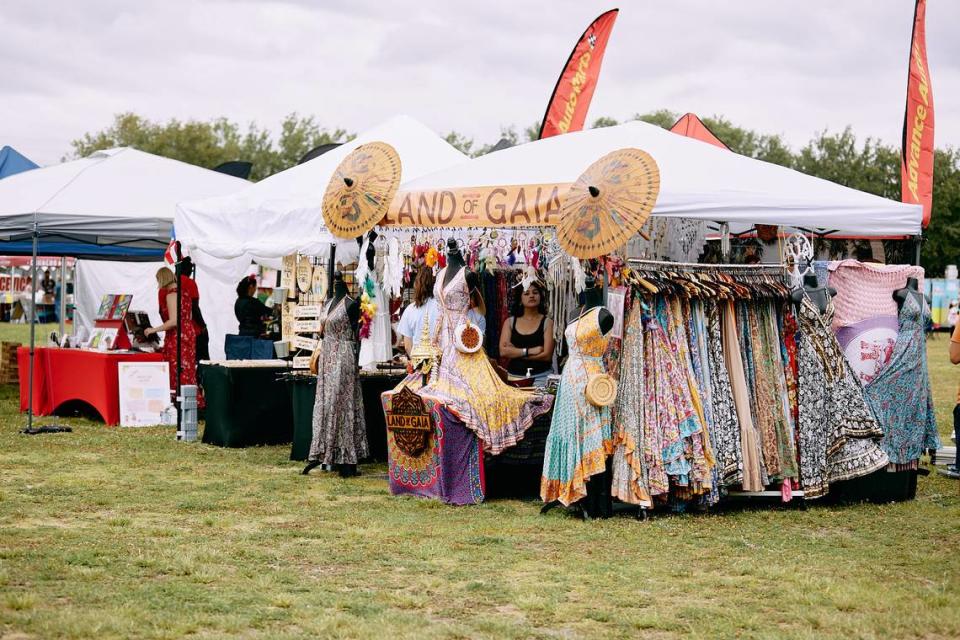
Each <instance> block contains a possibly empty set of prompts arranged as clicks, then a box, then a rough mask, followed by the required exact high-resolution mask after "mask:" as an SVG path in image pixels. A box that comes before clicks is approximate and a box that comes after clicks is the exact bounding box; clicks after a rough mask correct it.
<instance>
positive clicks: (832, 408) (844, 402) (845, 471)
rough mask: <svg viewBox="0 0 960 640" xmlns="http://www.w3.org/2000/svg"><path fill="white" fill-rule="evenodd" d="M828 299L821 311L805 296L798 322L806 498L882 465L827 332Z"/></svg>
mask: <svg viewBox="0 0 960 640" xmlns="http://www.w3.org/2000/svg"><path fill="white" fill-rule="evenodd" d="M833 310H834V307H833V302H832V300H831V303H830V305H829V306H828V308H827V311H826V313H825V314H824V315H823V316H821V315H820V311H819V310H818V309H817V307H816V305H814V304H813V302H811V301H810V299H809V298H808V297H806V296H804V298H803V300H802V301H801V303H800V308H799V311H798V317H797V321H798V324H799V328H800V333H799V334H798V339H797V360H798V369H799V414H800V415H799V424H798V445H799V448H800V479H801V482H802V484H803V490H804V497H805V498H817V497H820V496H823V495H824V494H826V493H827V491H828V490H829V487H830V483H832V482H837V481H839V480H848V479H851V478H856V477H859V476H862V475H866V474H868V473H872V472H873V471H876V470H877V469H881V468H883V467H884V466H886V464H887V462H888V459H887V455H886V454H885V453H884V452H883V450H882V449H881V448H880V447H879V445H878V441H879V440H880V438H882V437H883V431H882V430H881V429H880V427H879V426H878V425H877V422H876V420H875V419H874V417H873V414H872V413H871V411H870V407H869V406H868V405H867V402H866V399H865V398H864V396H863V390H862V389H861V388H860V384H859V383H858V381H857V378H856V376H854V374H853V370H852V369H851V368H850V364H849V363H848V362H847V360H846V358H845V357H844V356H843V353H842V352H841V351H840V345H839V344H838V343H837V339H836V338H835V337H834V335H833V332H832V331H830V328H829V327H830V322H831V321H832V316H833Z"/></svg>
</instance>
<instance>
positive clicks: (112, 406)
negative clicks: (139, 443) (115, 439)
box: [17, 347, 163, 425]
mask: <svg viewBox="0 0 960 640" xmlns="http://www.w3.org/2000/svg"><path fill="white" fill-rule="evenodd" d="M162 361H163V356H162V355H161V354H159V353H111V352H101V351H83V350H80V349H57V348H54V347H37V348H36V349H35V350H34V361H33V414H34V415H37V416H49V415H52V414H53V413H54V412H55V411H56V410H57V408H58V407H60V406H61V405H62V404H63V403H65V402H68V401H71V400H80V401H82V402H85V403H87V404H89V405H90V406H91V407H93V408H94V409H96V411H97V412H98V413H99V414H100V417H101V418H103V421H104V422H105V423H107V424H108V425H115V424H119V423H120V389H119V382H118V376H117V364H118V363H120V362H162ZM17 366H18V368H19V371H20V411H26V410H27V397H28V396H29V395H30V389H29V379H28V378H29V371H30V349H29V348H27V347H20V348H19V349H17Z"/></svg>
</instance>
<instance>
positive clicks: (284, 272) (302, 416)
mask: <svg viewBox="0 0 960 640" xmlns="http://www.w3.org/2000/svg"><path fill="white" fill-rule="evenodd" d="M377 140H382V141H385V142H387V143H389V144H391V145H393V146H394V147H395V148H396V149H397V150H398V151H399V152H400V153H402V154H403V162H402V168H401V169H400V175H399V176H398V178H399V179H402V180H409V179H412V178H415V177H418V176H421V175H424V174H427V173H431V172H434V171H437V170H439V169H442V168H446V167H448V166H451V165H453V164H458V163H461V162H464V161H466V156H464V155H463V154H462V153H460V152H459V151H457V150H456V149H455V148H453V147H452V146H450V145H449V144H448V143H447V142H445V141H444V140H443V139H442V138H441V137H440V136H438V135H437V134H436V133H434V132H433V131H431V130H430V129H429V128H427V127H426V126H424V125H423V124H421V123H419V122H417V121H416V120H414V119H413V118H410V117H408V116H397V117H394V118H391V119H389V120H387V121H385V122H383V123H382V124H380V125H378V126H376V127H374V128H372V129H370V130H368V131H365V132H363V133H361V134H360V135H358V136H357V137H356V138H354V139H353V140H351V141H349V142H346V143H344V144H342V145H340V146H339V147H337V148H335V149H332V150H330V151H327V152H326V153H324V154H323V155H320V156H318V157H315V158H313V159H312V160H309V161H307V162H305V163H303V164H300V165H297V166H295V167H292V168H290V169H287V170H286V171H282V172H280V173H278V174H275V175H273V176H270V177H269V178H266V179H264V180H261V181H260V182H258V183H256V184H252V185H249V186H248V187H246V188H244V189H242V190H239V191H237V192H236V193H232V194H229V195H226V196H222V197H215V198H208V199H203V200H194V201H183V202H180V204H179V205H178V207H177V215H176V221H175V226H176V233H177V238H178V239H179V240H180V241H181V242H182V243H183V246H184V247H185V249H186V250H187V251H188V252H189V253H190V255H191V257H192V258H193V260H194V261H195V262H196V263H197V264H198V265H199V266H200V267H201V268H204V267H209V268H210V269H211V270H213V271H215V272H217V273H222V274H228V275H226V276H225V277H226V279H227V280H230V281H232V282H236V281H239V280H240V278H241V277H243V276H244V275H246V273H247V272H248V270H249V266H250V264H251V262H258V263H261V264H268V265H271V266H273V267H276V268H278V269H280V271H281V281H280V283H279V287H278V289H277V290H278V291H280V292H282V293H283V294H284V295H285V298H284V300H283V301H282V315H283V322H282V339H281V341H280V342H281V344H282V345H285V346H282V347H279V348H281V349H283V350H286V351H289V354H290V355H289V364H290V365H292V366H291V367H289V368H288V369H287V370H283V371H277V372H275V375H274V376H273V378H274V379H273V382H272V383H276V384H278V385H280V386H278V387H277V391H278V392H279V391H280V390H281V389H286V391H285V392H284V394H285V396H284V397H286V398H287V402H288V403H291V402H292V406H293V410H292V411H287V412H285V413H284V414H283V415H284V416H287V417H286V418H284V419H285V420H286V419H293V420H295V424H294V425H293V427H294V428H293V429H292V430H291V437H292V439H293V441H294V446H293V450H292V452H291V457H292V458H293V459H295V460H302V459H305V458H306V456H307V453H308V450H309V440H310V436H309V434H310V431H311V421H312V407H313V399H314V396H313V394H314V393H315V387H316V379H315V377H311V376H310V375H309V374H308V372H307V368H308V366H309V360H310V355H311V353H312V352H313V351H314V347H315V345H316V339H315V338H314V337H313V334H314V333H316V330H317V328H318V323H319V311H320V307H321V306H322V305H323V304H324V303H325V302H326V300H327V297H326V292H327V289H328V288H329V282H328V281H329V280H330V279H331V278H332V276H333V272H332V270H331V261H333V264H334V265H336V266H338V267H339V269H340V270H342V271H343V272H344V274H345V276H346V281H347V284H348V286H350V287H352V288H353V289H352V291H353V293H354V295H356V296H359V292H358V290H357V288H356V287H357V284H356V282H357V278H356V275H355V270H356V268H357V263H358V259H359V256H360V251H359V247H358V245H357V242H356V240H355V239H354V238H349V239H338V238H336V237H334V236H332V235H331V234H330V233H329V232H328V231H327V229H326V227H325V226H324V224H323V215H322V212H321V204H322V202H323V196H324V192H325V190H326V188H327V184H328V183H329V181H330V178H331V175H332V174H333V173H334V171H335V170H336V169H337V167H338V166H339V165H340V163H341V162H342V161H343V160H344V158H346V157H347V156H348V155H349V154H350V153H351V152H352V151H353V150H354V149H356V148H357V147H358V146H360V145H362V144H364V143H368V142H373V141H377ZM331 247H333V250H332V252H331ZM235 327H236V323H235V322H233V323H229V322H223V323H219V322H210V323H209V328H210V334H211V343H212V344H213V343H218V344H219V345H220V346H222V344H223V341H224V339H225V337H226V336H227V335H228V334H231V333H233V331H234V328H235ZM298 328H299V329H303V330H302V331H298V330H297V329H298ZM388 331H389V329H388ZM388 340H389V337H388ZM379 351H380V353H381V354H383V353H384V352H385V351H386V350H385V349H384V348H381V349H380V350H379ZM384 360H385V361H389V360H390V355H387V356H385V358H384ZM379 361H380V360H379V359H374V358H372V357H371V358H370V359H369V360H368V361H365V364H368V365H369V366H367V367H365V368H364V370H363V372H362V374H361V375H362V377H361V384H360V386H361V387H362V389H361V393H362V395H363V397H364V398H365V399H369V401H367V402H366V406H370V404H371V402H370V401H373V402H375V403H377V402H378V400H377V399H378V398H379V394H380V392H382V391H383V390H385V389H388V388H392V387H393V386H394V385H395V384H396V383H397V382H398V381H399V380H400V379H402V377H403V373H402V369H401V370H400V374H399V375H398V373H397V370H396V368H395V367H390V366H386V367H385V368H384V367H377V366H376V364H377V362H379ZM222 365H223V363H221V362H213V363H209V364H204V365H202V366H201V370H202V371H213V370H214V368H215V367H221V366H222ZM219 373H222V372H219V371H218V373H217V374H215V375H218V374H219ZM229 374H230V376H231V379H232V380H233V382H232V383H231V384H229V385H217V387H218V388H220V389H222V390H223V393H221V392H219V391H216V390H214V391H213V393H212V394H211V393H210V391H211V390H210V389H206V391H207V403H208V405H207V406H208V409H207V411H208V415H210V413H211V412H212V411H213V412H217V411H219V410H218V409H216V407H218V406H222V405H225V404H226V403H227V402H228V401H234V402H238V403H239V405H240V410H241V411H242V407H243V406H244V405H245V403H246V402H248V401H249V402H256V400H255V399H254V397H252V396H242V395H237V394H235V393H233V392H230V391H228V389H229V387H231V386H232V387H234V388H236V387H237V386H238V385H246V384H248V381H245V380H243V379H244V378H246V377H249V376H253V375H261V374H264V372H263V371H260V372H256V371H255V370H254V369H250V368H245V367H243V366H235V367H233V368H232V369H231V371H230V372H229ZM304 374H306V375H304ZM203 375H204V376H206V373H204V374H203ZM281 378H282V380H281ZM284 385H285V386H284ZM245 398H246V399H245ZM308 407H309V408H308ZM367 414H368V420H367V425H368V428H369V430H370V438H369V440H370V443H371V445H370V449H371V450H370V454H371V456H372V457H373V458H374V459H384V457H385V450H384V444H383V443H384V442H385V428H384V426H383V415H382V413H381V412H379V411H373V412H370V411H368V412H367Z"/></svg>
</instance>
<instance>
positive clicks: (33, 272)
mask: <svg viewBox="0 0 960 640" xmlns="http://www.w3.org/2000/svg"><path fill="white" fill-rule="evenodd" d="M38 236H39V233H38V231H37V223H36V222H34V223H33V250H32V252H31V261H30V289H28V295H31V296H33V300H32V301H31V302H30V367H29V371H28V375H29V378H28V379H29V380H30V382H29V383H28V385H27V388H28V393H29V395H28V396H27V432H28V433H29V432H32V431H33V358H34V348H35V347H36V339H37V327H36V320H37V296H36V294H35V290H36V287H37V240H38ZM31 290H33V291H31Z"/></svg>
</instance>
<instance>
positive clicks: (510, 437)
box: [418, 268, 553, 455]
mask: <svg viewBox="0 0 960 640" xmlns="http://www.w3.org/2000/svg"><path fill="white" fill-rule="evenodd" d="M465 272H466V269H460V271H459V272H458V273H457V274H456V275H454V276H453V279H452V280H451V281H450V283H449V284H448V285H446V286H444V279H445V277H446V273H447V269H446V268H444V269H442V270H441V271H440V273H439V274H437V283H436V285H435V286H434V290H433V293H434V297H435V298H436V299H437V301H438V302H439V303H440V314H441V315H440V321H439V322H438V323H437V337H436V340H437V341H438V343H439V347H440V349H441V351H442V355H441V357H440V366H439V367H438V368H437V371H436V373H435V374H432V375H433V379H432V381H431V382H430V384H428V385H427V386H426V387H423V388H422V389H420V390H419V391H418V393H420V395H422V396H424V397H425V398H427V399H431V400H436V401H438V402H440V403H442V404H444V405H446V406H447V408H448V409H449V410H450V411H451V412H452V413H453V414H454V415H456V416H457V417H458V418H459V419H460V420H462V421H463V423H464V424H465V425H466V427H467V428H468V429H470V430H471V431H473V432H474V433H476V434H477V437H478V438H480V440H481V442H482V443H483V448H484V451H487V452H489V453H491V454H493V455H496V454H498V453H500V452H501V451H503V450H504V449H506V448H507V447H511V446H513V445H515V444H516V443H517V442H519V441H520V440H521V439H522V438H523V432H524V431H526V429H527V428H528V427H529V426H530V425H531V424H533V419H534V418H535V417H537V416H538V415H540V414H542V413H546V412H547V411H549V410H550V406H551V403H552V401H553V396H550V395H544V394H539V393H535V392H532V391H527V390H523V389H517V388H514V387H511V386H508V385H507V384H505V383H504V382H503V381H502V380H501V379H500V377H499V376H498V375H497V373H496V372H495V371H494V370H493V367H492V366H491V365H490V361H489V360H488V359H487V355H486V353H485V352H484V350H483V349H480V350H479V351H477V352H475V353H460V352H459V351H458V350H457V348H456V346H455V344H454V331H455V329H456V328H457V326H458V325H459V324H460V323H461V322H463V321H464V320H465V319H466V315H467V310H468V309H469V307H470V291H469V287H468V286H467V279H466V273H465Z"/></svg>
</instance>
